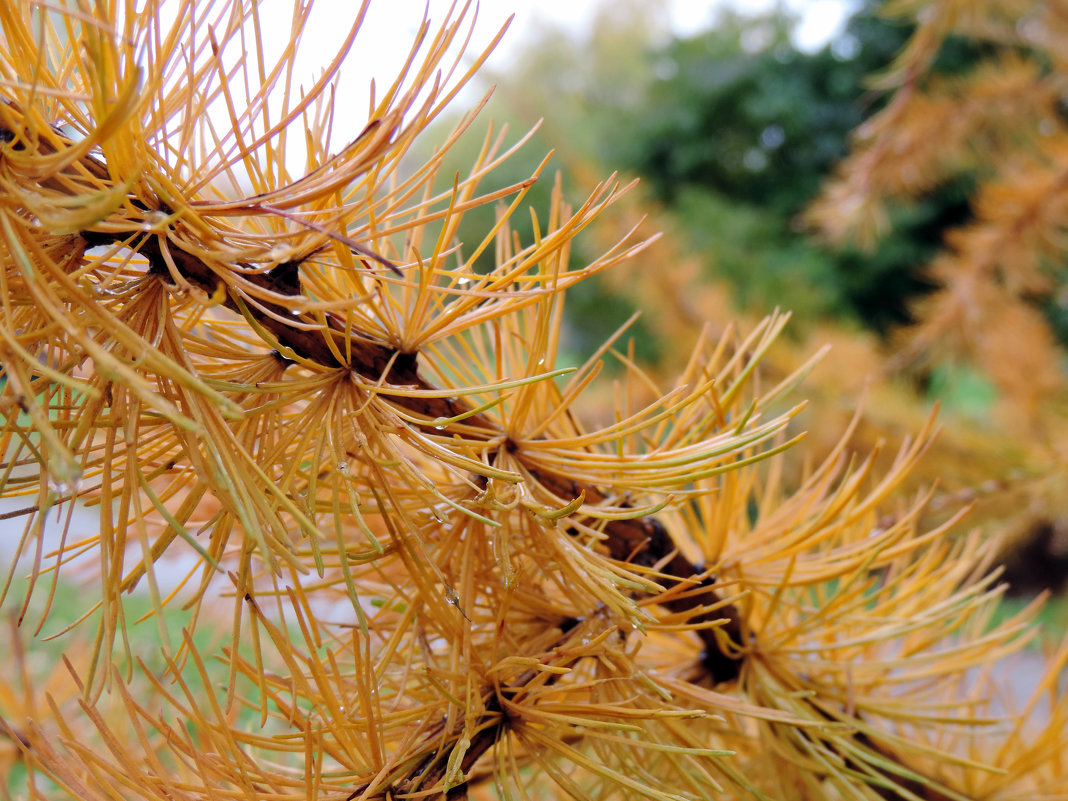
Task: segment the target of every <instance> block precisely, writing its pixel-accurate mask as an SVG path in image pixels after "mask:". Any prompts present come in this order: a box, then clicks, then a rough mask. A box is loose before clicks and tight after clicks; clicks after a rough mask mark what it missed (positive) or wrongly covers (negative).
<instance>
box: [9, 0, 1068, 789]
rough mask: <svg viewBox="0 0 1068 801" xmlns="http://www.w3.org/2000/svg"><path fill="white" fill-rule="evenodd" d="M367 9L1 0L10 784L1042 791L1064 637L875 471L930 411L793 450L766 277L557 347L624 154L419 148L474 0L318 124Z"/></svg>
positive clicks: (910, 444) (1059, 706)
mask: <svg viewBox="0 0 1068 801" xmlns="http://www.w3.org/2000/svg"><path fill="white" fill-rule="evenodd" d="M365 10H366V4H365V5H364V6H363V7H361V8H360V9H355V10H353V11H352V12H351V19H347V20H346V24H347V26H348V35H347V37H346V38H345V39H344V41H343V43H342V45H341V47H340V49H339V50H338V52H337V53H336V54H331V55H330V56H328V57H327V58H325V59H324V61H325V62H326V68H325V70H324V72H323V73H322V74H321V75H320V76H319V77H317V78H315V79H314V80H313V81H311V82H310V83H307V84H303V83H302V82H301V78H300V76H299V75H297V74H296V65H295V59H296V55H297V49H298V47H299V45H300V33H301V32H302V30H303V29H304V28H305V26H306V25H307V22H308V20H309V15H310V14H311V13H312V4H311V3H306V2H292V3H287V2H281V1H280V2H274V3H271V2H262V3H258V2H242V1H241V0H202V2H192V1H191V0H186V1H185V2H182V1H181V0H175V2H168V3H164V2H147V3H145V2H143V3H135V2H133V0H128V1H123V0H111V2H105V1H104V0H101V2H96V3H92V4H90V3H87V2H86V3H73V4H70V5H63V6H58V5H55V4H50V3H44V2H42V3H37V2H24V3H14V4H12V3H8V4H3V5H0V34H2V39H0V91H2V93H3V98H2V102H0V186H2V192H0V236H2V239H3V249H2V250H0V268H2V269H0V365H2V369H3V387H2V390H0V415H2V424H3V428H2V431H0V443H2V451H3V462H2V463H0V495H2V496H3V498H4V499H5V500H10V501H13V502H14V503H15V505H16V508H14V509H12V510H10V511H6V512H4V517H3V523H4V527H3V535H4V536H5V537H6V538H8V540H9V541H11V542H12V543H14V551H15V553H16V556H21V557H23V558H22V559H21V560H19V559H17V558H16V559H14V560H13V561H12V564H11V565H10V569H9V570H8V571H7V576H6V581H5V582H4V585H3V595H4V596H5V602H6V605H8V606H9V607H10V608H11V610H12V614H11V620H12V623H13V628H14V633H13V635H12V637H11V645H10V648H9V649H8V653H9V654H10V655H11V656H10V658H9V659H5V660H3V664H2V665H0V671H3V672H4V674H3V675H4V680H3V681H2V682H0V737H2V738H3V739H4V750H3V760H2V761H0V768H2V769H3V770H4V780H5V784H4V791H5V793H7V794H8V795H12V796H14V797H19V798H24V797H25V798H35V799H36V798H42V797H47V798H72V797H73V798H78V799H101V801H103V799H115V798H123V799H130V798H143V799H168V800H169V801H173V800H174V799H250V800H251V799H264V798H270V799H278V801H282V799H308V798H315V799H338V800H340V799H346V801H353V799H361V800H362V799H376V800H381V801H385V800H386V799H401V798H405V799H420V798H445V799H461V798H467V797H493V796H496V797H500V798H521V799H527V798H559V797H564V796H566V797H572V798H589V799H602V798H614V797H625V798H652V799H662V800H663V801H668V800H670V801H675V800H676V799H704V798H725V799H749V798H758V799H767V798H773V799H782V800H783V801H786V800H787V799H790V800H792V799H812V801H817V799H818V800H820V801H822V800H823V799H838V798H840V799H868V800H869V801H880V800H885V799H908V800H909V801H917V799H920V800H921V801H944V799H954V801H964V799H991V801H993V799H1010V798H1011V799H1015V798H1048V799H1054V798H1064V797H1066V796H1065V794H1064V789H1063V776H1064V773H1065V770H1066V765H1065V763H1064V760H1065V754H1068V726H1066V723H1068V696H1065V694H1064V693H1063V691H1062V688H1061V687H1060V685H1059V681H1058V677H1059V675H1060V672H1061V671H1062V669H1063V667H1064V663H1065V662H1066V661H1068V645H1065V646H1064V647H1062V648H1061V649H1060V650H1059V651H1057V652H1056V653H1053V654H1050V658H1049V659H1048V660H1046V661H1045V662H1043V663H1042V664H1041V665H1040V666H1039V667H1038V670H1037V673H1038V675H1039V676H1040V679H1039V680H1038V681H1037V682H1036V683H1035V684H1034V686H1029V687H1026V688H1020V687H1015V688H1014V691H1012V692H1009V691H1007V689H1006V688H1005V687H1003V682H1004V680H1005V676H1006V675H1007V673H1006V670H1005V668H1003V667H1002V668H996V667H995V665H996V663H998V662H999V660H1001V659H1002V658H1008V657H1011V655H1012V654H1014V653H1016V652H1018V651H1020V649H1021V648H1023V647H1024V646H1025V645H1026V644H1027V643H1028V642H1029V641H1030V640H1032V639H1034V637H1035V634H1036V630H1035V628H1034V627H1033V626H1032V625H1030V621H1031V620H1032V618H1033V617H1034V613H1035V611H1036V610H1035V609H1034V608H1031V609H1028V610H1025V611H1024V612H1022V613H1020V614H1018V615H1016V616H1015V617H1011V618H1008V619H1006V618H1005V617H1004V616H1001V617H1000V618H999V617H998V614H997V609H998V602H999V597H1000V595H1001V593H1002V591H1003V588H1002V587H1000V586H999V585H998V573H997V569H996V568H995V567H994V565H993V564H992V555H993V553H994V551H995V545H996V544H995V543H993V542H990V541H987V540H985V539H984V538H981V537H979V536H977V535H974V534H968V533H966V532H965V533H962V532H957V533H953V529H954V526H955V524H956V522H957V519H956V518H957V516H956V515H955V516H953V517H952V518H951V519H950V520H948V521H947V522H946V523H945V525H941V526H935V527H929V526H926V525H924V524H923V523H922V522H921V517H922V513H923V510H924V508H925V506H926V505H927V503H928V502H929V500H930V493H929V492H920V493H913V494H910V495H908V496H905V495H903V494H901V493H900V492H898V490H899V488H900V485H901V483H902V481H903V480H904V479H905V477H906V476H907V474H908V472H909V471H910V470H911V469H912V468H913V467H914V466H915V465H916V464H917V462H918V461H919V460H920V459H921V458H922V456H923V453H924V450H925V448H926V447H927V445H928V443H929V441H930V438H931V436H932V434H933V432H932V427H931V426H930V425H927V426H925V427H923V428H922V429H920V430H918V431H917V432H915V436H911V437H908V438H907V439H906V440H905V441H904V442H902V443H901V444H900V446H899V447H898V449H897V455H896V457H895V458H894V459H892V460H890V462H889V465H888V467H887V468H886V469H885V470H881V469H877V468H876V467H875V464H876V461H875V458H874V454H855V453H853V452H852V451H851V450H850V448H849V437H850V433H851V431H850V430H848V429H847V430H845V431H842V432H836V433H835V437H834V439H835V442H836V444H835V445H834V446H832V447H831V448H830V451H829V454H828V455H827V456H826V458H824V459H817V460H813V462H814V463H813V464H811V465H809V466H808V467H807V468H806V469H804V470H802V471H799V472H798V473H797V474H795V475H789V476H787V475H786V472H787V471H788V470H790V469H791V468H790V467H789V465H790V464H791V463H789V462H786V461H784V460H783V459H782V458H781V454H782V453H783V452H784V451H786V450H787V449H790V448H802V447H804V445H803V444H801V443H800V440H801V432H800V431H798V430H796V423H795V420H796V418H797V416H798V413H799V410H800V405H801V404H800V403H799V402H797V401H794V400H791V397H792V394H791V393H792V392H793V391H794V389H795V385H796V384H797V382H798V379H799V377H800V375H801V374H802V373H803V372H804V369H801V370H799V371H797V372H796V373H790V374H787V375H782V376H778V377H775V378H773V379H771V380H769V377H768V376H767V375H766V374H765V373H764V372H763V371H762V369H761V361H762V359H764V357H765V356H766V355H767V354H768V352H769V351H770V350H771V349H773V347H774V344H775V340H776V338H777V336H778V335H779V334H780V333H781V331H782V329H783V328H784V326H785V324H786V317H785V316H784V315H780V314H775V315H773V316H771V317H769V318H768V319H765V320H763V321H761V322H758V323H755V324H753V325H751V326H745V327H744V328H745V330H737V329H735V328H734V327H732V326H727V327H726V328H725V329H724V330H723V331H722V332H721V333H720V334H719V335H717V336H713V335H712V334H711V332H710V331H708V330H706V332H705V333H704V334H703V335H702V336H700V337H699V338H698V339H697V341H696V342H694V343H693V344H692V348H691V349H690V350H689V354H690V355H689V358H688V359H686V360H685V361H684V363H683V364H682V366H681V368H680V369H679V371H678V374H677V375H676V376H674V378H673V379H672V380H670V381H663V380H661V379H660V378H659V377H656V376H652V375H650V374H649V373H648V372H647V371H644V370H642V369H641V368H640V367H639V366H638V365H637V364H636V363H635V361H634V360H633V359H632V358H630V357H629V356H628V350H627V348H626V347H625V346H624V345H622V344H621V343H623V342H624V338H623V336H622V333H623V332H621V335H620V336H617V337H615V338H613V339H612V340H610V341H609V342H607V343H605V344H604V346H603V347H602V348H600V349H598V350H597V351H596V352H595V353H594V354H593V355H592V356H591V357H590V358H589V359H588V360H586V361H584V362H583V363H581V364H570V363H567V362H566V361H565V360H564V358H563V356H562V352H561V347H560V345H561V321H562V310H563V304H564V302H565V300H566V297H567V295H568V293H569V291H570V290H571V289H572V288H573V287H575V286H576V285H578V284H579V283H580V282H581V281H584V280H586V279H587V278H589V277H590V276H593V275H596V274H598V273H601V272H605V271H609V270H613V269H615V267H616V265H617V264H618V263H620V262H621V261H623V260H624V259H626V258H628V257H630V256H632V255H634V254H636V253H637V252H638V251H640V250H641V249H642V248H645V247H649V246H655V243H651V242H649V241H648V240H645V241H643V240H641V239H640V238H637V239H636V238H635V237H633V236H628V237H625V238H623V239H622V240H621V241H615V242H612V243H610V244H609V245H608V246H607V248H606V249H605V252H604V253H603V254H602V255H600V256H597V257H595V258H592V259H590V260H588V261H585V262H581V261H580V262H578V263H573V262H572V259H571V258H570V254H571V245H572V243H573V242H574V241H575V240H576V239H577V238H579V237H582V236H584V235H585V233H586V229H587V228H589V227H591V226H595V225H597V224H599V221H600V219H601V218H604V217H605V216H606V215H609V214H611V207H612V206H613V204H615V202H616V201H617V199H618V198H620V197H621V195H622V193H623V192H624V191H625V189H626V187H624V186H621V185H620V184H619V183H618V182H617V181H616V180H615V179H614V178H609V179H608V180H606V181H604V182H602V183H599V184H597V185H596V186H595V187H594V188H593V189H592V191H591V193H590V194H589V196H588V197H586V198H585V199H582V200H581V202H579V203H578V204H577V205H576V206H574V207H572V206H570V205H569V204H568V203H567V202H566V201H565V198H564V195H563V192H562V190H561V189H560V186H561V184H560V183H559V182H558V183H557V184H556V185H555V187H556V188H555V190H554V191H553V193H552V196H551V200H550V202H549V205H548V207H547V208H541V209H526V208H524V201H525V199H526V195H527V191H528V189H529V188H530V186H531V185H532V184H533V183H534V182H535V181H537V180H538V179H539V178H540V176H541V173H542V172H543V169H544V162H543V163H542V165H541V166H539V167H538V168H537V169H536V170H535V171H534V172H533V174H532V175H530V176H529V177H527V178H526V179H524V180H522V181H519V182H518V183H515V184H512V185H509V186H507V187H505V188H502V189H494V190H483V189H482V185H483V180H484V179H485V178H486V176H487V175H489V174H490V173H492V171H493V170H494V169H495V168H497V167H498V166H499V165H500V164H501V163H502V161H503V160H504V159H506V158H507V157H508V155H509V153H510V150H508V149H507V146H506V144H505V142H504V141H503V139H502V138H501V137H499V136H496V135H495V134H494V133H493V131H492V128H491V129H490V131H489V133H487V134H486V136H485V138H484V140H483V141H484V145H483V147H482V148H481V150H480V152H479V153H478V155H477V156H476V158H475V159H474V162H473V163H472V164H471V165H470V167H469V169H467V170H465V171H463V172H461V173H459V174H456V173H450V174H446V175H439V172H441V171H442V170H441V165H442V163H443V159H444V155H445V153H446V152H447V151H448V150H449V148H450V147H452V145H453V144H454V142H455V141H456V138H457V137H458V136H459V135H460V134H461V133H462V132H463V131H464V130H466V129H468V128H470V126H471V125H472V122H473V117H472V116H466V117H464V118H463V119H462V120H461V122H460V123H459V125H458V127H457V128H456V129H455V130H454V131H452V132H451V133H446V134H444V135H443V137H442V140H441V141H440V142H439V143H438V144H439V147H438V148H437V149H436V150H435V151H434V152H433V154H432V155H431V156H430V157H428V159H427V160H425V161H422V162H419V161H416V162H415V163H409V162H410V161H411V159H410V158H409V157H410V156H411V155H412V152H411V147H412V143H413V142H414V140H415V138H416V137H417V136H418V135H420V134H421V133H422V132H424V130H425V129H426V127H427V126H428V125H429V123H430V122H431V121H432V120H434V119H435V118H436V117H438V116H439V115H440V114H441V113H442V111H443V110H444V109H445V108H446V107H447V106H448V104H450V103H451V102H452V101H453V100H454V98H455V94H456V92H457V90H458V88H459V87H460V86H461V85H462V84H463V83H464V82H465V81H466V80H467V79H468V77H469V76H470V74H471V73H472V71H473V70H474V69H476V68H477V67H478V65H479V63H480V62H481V60H482V58H483V57H484V54H483V55H482V56H479V57H477V58H476V59H475V61H474V64H473V66H471V67H466V66H464V63H463V62H462V61H461V55H462V51H463V46H462V45H463V43H464V42H465V40H466V39H467V36H468V34H469V32H470V26H471V25H472V24H473V19H472V14H471V8H470V7H469V6H468V5H464V6H462V7H460V6H457V5H453V6H450V7H447V8H446V7H441V6H437V5H435V10H440V11H441V12H442V14H441V16H442V19H441V20H440V21H439V22H437V23H435V24H431V23H430V21H429V20H424V22H423V24H422V25H421V26H420V28H419V32H418V37H417V40H416V42H415V43H414V45H413V47H412V50H411V53H410V57H409V58H408V60H407V62H406V64H405V65H404V67H403V70H402V72H401V74H400V75H399V76H398V77H397V78H396V79H395V80H394V81H391V82H388V83H386V84H383V85H382V86H379V87H376V88H375V89H373V90H372V92H371V97H370V102H369V105H368V109H367V120H366V123H365V124H364V125H362V126H361V127H360V129H359V130H355V131H352V132H347V134H346V136H345V137H344V138H343V139H341V140H334V139H332V135H333V134H332V128H333V126H332V124H331V123H332V115H333V109H334V107H335V106H334V104H335V103H336V102H340V100H339V99H338V94H337V92H336V88H337V85H338V84H337V83H336V82H337V81H338V80H339V78H340V76H341V75H342V72H343V69H344V66H345V64H346V60H347V59H349V58H358V57H359V36H366V35H369V34H368V33H367V32H363V31H361V30H360V27H361V22H362V18H363V14H364V12H365ZM283 11H284V12H285V13H284V16H285V18H286V19H288V21H289V24H290V25H291V27H292V30H293V32H294V33H293V38H292V40H291V41H290V42H289V44H288V45H287V46H286V47H284V48H283V49H282V50H281V52H274V51H272V49H271V48H270V47H269V46H268V45H267V44H266V43H265V36H264V31H265V29H266V27H267V25H268V24H269V23H274V22H275V21H276V20H277V19H279V18H280V17H279V14H280V13H281V12H283ZM370 35H373V32H370ZM300 150H303V151H304V156H305V164H304V166H303V167H302V168H300V169H296V168H294V166H293V162H294V160H295V158H294V155H293V154H294V153H295V152H299V151H300ZM487 204H492V205H495V206H497V207H498V208H499V212H498V214H497V217H496V222H495V223H494V224H492V225H491V226H489V227H488V228H487V229H486V230H485V231H483V232H481V234H480V235H479V236H477V237H476V238H474V239H468V240H466V241H461V240H459V239H458V237H457V231H458V229H459V223H460V221H461V219H462V218H463V216H464V215H465V214H467V213H468V212H469V211H471V210H473V209H476V208H478V207H480V206H485V205H487ZM516 213H523V214H529V215H531V216H532V218H533V220H534V226H533V234H532V236H531V237H530V239H529V241H523V240H522V239H521V238H520V237H519V236H517V235H515V234H513V232H512V229H511V227H510V225H509V221H510V218H511V217H512V216H513V215H515V214H516ZM483 253H488V254H491V255H492V263H491V266H490V268H489V269H488V271H481V270H475V269H474V268H473V265H474V264H475V262H476V260H478V259H479V257H480V256H481V255H482V254H483ZM609 358H611V359H616V360H618V361H619V362H620V363H621V365H622V372H621V373H620V378H619V379H618V381H617V383H616V385H615V387H614V388H613V392H612V405H611V411H610V413H609V414H606V415H601V416H597V415H593V414H591V413H590V412H589V409H590V406H589V405H588V398H589V397H590V395H591V393H595V392H596V387H597V385H598V384H599V383H601V380H600V373H601V370H602V366H603V363H604V361H605V360H606V359H609ZM75 509H88V510H89V511H90V512H92V513H93V517H92V523H91V524H90V525H86V524H83V523H80V522H78V520H79V519H84V518H76V517H74V516H73V510H75ZM175 565H178V567H177V568H175V567H174V566H175ZM175 569H177V570H178V571H179V574H180V578H179V580H178V581H168V580H167V576H168V573H173V571H174V570H175ZM72 582H77V583H76V585H75V586H76V587H77V589H76V592H77V602H76V603H77V613H76V615H75V618H76V619H74V620H73V621H60V622H58V623H53V620H54V619H55V618H56V617H58V612H57V599H58V598H59V597H60V596H62V595H63V593H64V592H65V588H67V587H69V586H70V584H71V583H72ZM68 624H69V625H68ZM49 625H53V627H54V630H53V631H51V632H48V631H47V627H48V626H49ZM43 633H51V634H52V637H51V638H50V640H48V641H46V639H45V638H44V637H43V636H41V635H42V634H43ZM56 647H58V648H59V657H61V658H54V657H53V658H51V659H50V660H49V656H50V655H51V654H55V651H49V650H48V649H49V648H56ZM996 700H999V701H1000V702H1001V703H1000V704H997V703H995V701H996Z"/></svg>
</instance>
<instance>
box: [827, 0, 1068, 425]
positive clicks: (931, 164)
mask: <svg viewBox="0 0 1068 801" xmlns="http://www.w3.org/2000/svg"><path fill="white" fill-rule="evenodd" d="M881 11H882V13H884V14H886V15H888V16H891V17H896V18H901V19H903V20H907V21H910V22H915V24H916V29H915V33H914V34H913V36H912V38H911V40H910V41H909V43H908V45H907V47H906V48H905V50H904V51H903V52H902V53H901V54H900V55H899V57H898V58H897V60H896V61H895V63H894V64H893V65H892V66H890V68H889V69H888V70H887V72H886V73H885V74H884V75H882V76H879V77H878V78H877V79H876V80H875V86H876V87H877V88H878V89H882V90H889V91H890V92H891V96H890V99H889V102H888V103H887V105H886V107H885V108H884V109H883V110H881V111H880V112H879V113H877V114H876V115H874V116H873V117H872V118H870V119H869V120H868V121H867V122H866V123H865V124H864V125H863V127H862V128H860V129H859V130H857V132H856V134H855V138H854V146H853V152H852V154H851V155H850V156H849V158H847V159H846V160H845V161H844V162H843V163H842V164H841V165H840V167H839V169H838V174H837V176H836V178H835V179H834V180H833V181H832V182H831V183H830V185H829V186H828V187H827V189H826V190H825V192H824V194H823V197H822V198H820V200H819V201H818V202H817V203H815V204H814V205H813V207H812V208H811V209H810V212H809V216H810V218H811V219H812V220H813V221H814V222H815V223H816V224H817V225H818V226H819V228H820V230H821V231H822V233H823V234H824V235H825V236H826V237H828V238H829V239H831V240H834V241H842V240H846V239H851V240H853V241H857V242H860V243H862V244H870V243H871V242H872V241H873V240H874V239H876V238H877V237H879V236H880V235H881V234H882V233H885V232H886V230H887V226H888V225H889V221H888V220H889V216H888V206H890V205H892V204H894V203H895V202H902V201H909V200H914V199H916V198H918V197H921V196H922V195H924V194H925V193H926V192H929V191H931V190H932V189H933V188H934V187H936V186H938V185H939V184H941V183H944V182H946V181H948V180H950V179H952V178H954V177H957V176H960V175H971V176H974V178H975V182H976V188H975V190H974V194H973V197H972V211H973V214H974V218H973V219H972V220H971V221H970V222H968V223H967V224H965V225H963V226H961V227H960V228H958V229H955V230H952V231H950V232H949V233H948V234H947V235H946V238H945V243H944V248H943V250H942V252H941V253H940V254H939V256H938V257H937V258H936V259H935V260H934V262H933V263H932V264H931V265H929V273H930V276H931V278H932V279H933V281H934V282H936V284H937V285H938V289H937V291H936V292H935V293H934V294H933V295H932V296H930V297H929V298H927V299H925V300H924V301H923V302H922V303H921V304H920V305H919V306H918V308H917V309H916V315H917V317H918V323H917V325H916V326H914V327H913V328H911V329H910V330H908V331H907V332H905V333H906V337H905V339H903V345H902V348H903V350H902V352H901V354H900V355H899V357H898V360H897V363H898V364H899V365H903V364H906V363H908V362H909V361H910V360H914V359H919V358H923V359H926V360H934V361H938V360H947V359H964V360H969V361H972V362H974V363H976V364H978V365H980V366H981V368H982V369H983V370H985V371H986V372H987V373H988V374H989V375H990V377H991V378H992V379H993V381H994V382H995V383H996V385H997V387H998V389H999V390H1000V393H1001V395H1002V397H1003V398H1004V400H1005V401H1006V407H1007V409H1006V412H1007V414H1006V418H1007V419H1011V420H1013V421H1015V422H1016V423H1019V424H1022V425H1021V426H1020V428H1019V429H1018V430H1019V431H1021V432H1024V431H1031V432H1045V433H1049V428H1048V427H1049V426H1052V425H1057V426H1058V428H1059V427H1060V426H1061V425H1062V422H1058V421H1063V411H1064V409H1063V398H1064V391H1065V382H1064V369H1063V360H1064V353H1063V350H1062V349H1061V348H1060V346H1058V345H1057V343H1056V341H1055V338H1054V336H1053V333H1052V331H1051V330H1050V326H1049V324H1048V322H1047V319H1046V317H1045V316H1044V315H1043V312H1042V310H1041V308H1040V307H1039V304H1040V303H1041V302H1043V301H1048V300H1050V299H1051V298H1053V299H1054V301H1055V302H1056V303H1059V304H1060V306H1061V308H1063V306H1064V288H1065V286H1066V284H1065V281H1064V272H1063V271H1064V262H1065V253H1066V246H1065V241H1064V233H1063V232H1064V229H1065V226H1066V224H1068V126H1066V124H1065V119H1064V108H1063V103H1064V97H1065V94H1064V93H1065V90H1066V88H1068V61H1066V60H1065V53H1066V52H1068V50H1066V47H1065V45H1066V44H1068V5H1065V4H1064V3H1060V2H1041V3H1038V2H1035V3H1029V2H1022V3H1021V2H1015V1H1012V2H1009V1H1003V0H984V1H983V2H964V0H945V2H890V3H887V4H886V5H885V6H883V7H882V9H881ZM950 38H955V39H958V40H959V39H960V38H963V39H964V40H965V41H966V42H967V43H968V44H970V45H972V46H974V48H975V50H976V52H977V53H979V54H980V55H978V56H977V57H976V59H975V62H974V64H973V65H972V66H971V67H970V68H969V69H968V71H967V72H965V73H963V74H950V75H941V74H938V73H937V72H936V71H935V69H934V64H935V61H936V59H937V57H938V55H939V53H940V51H941V49H942V47H943V46H944V44H945V43H946V41H947V39H950Z"/></svg>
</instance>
